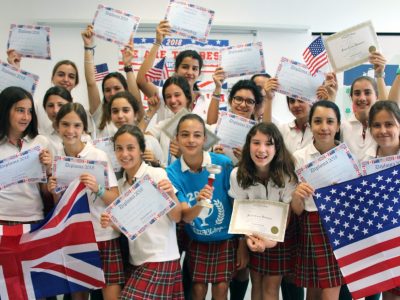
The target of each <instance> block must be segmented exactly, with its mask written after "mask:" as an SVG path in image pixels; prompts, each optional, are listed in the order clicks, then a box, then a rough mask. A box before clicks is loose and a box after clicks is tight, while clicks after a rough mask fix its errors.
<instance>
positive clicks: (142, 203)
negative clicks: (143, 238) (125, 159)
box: [106, 175, 176, 240]
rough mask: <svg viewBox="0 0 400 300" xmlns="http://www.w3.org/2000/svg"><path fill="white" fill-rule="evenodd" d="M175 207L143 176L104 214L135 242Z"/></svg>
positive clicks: (166, 196)
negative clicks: (108, 215)
mask: <svg viewBox="0 0 400 300" xmlns="http://www.w3.org/2000/svg"><path fill="white" fill-rule="evenodd" d="M175 205H176V204H175V202H174V201H173V200H172V199H171V198H170V197H169V196H168V194H167V193H166V192H164V191H162V190H160V189H157V187H156V185H155V183H154V182H153V181H152V179H151V178H150V177H149V176H148V175H145V176H144V177H142V178H141V179H140V180H139V181H137V182H136V183H135V184H134V185H133V186H131V187H130V188H129V189H128V190H127V191H125V192H124V193H123V194H122V195H121V196H119V197H118V198H117V199H116V200H115V201H114V202H113V203H112V204H111V205H110V206H109V207H107V209H106V212H107V213H109V214H110V215H111V220H112V222H113V223H114V224H115V225H116V226H117V227H118V228H119V230H120V231H121V232H122V233H123V234H125V235H126V237H127V238H128V239H130V240H135V239H136V238H137V237H138V236H139V235H141V234H142V233H143V232H144V231H145V230H146V229H147V228H148V227H149V226H151V224H154V223H155V222H157V220H158V219H160V217H162V216H164V215H165V214H167V213H168V212H169V211H170V210H171V209H172V208H173V207H174V206H175Z"/></svg>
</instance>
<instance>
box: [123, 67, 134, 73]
mask: <svg viewBox="0 0 400 300" xmlns="http://www.w3.org/2000/svg"><path fill="white" fill-rule="evenodd" d="M124 71H125V73H128V72H132V71H133V69H132V66H125V67H124Z"/></svg>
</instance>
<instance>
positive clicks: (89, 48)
mask: <svg viewBox="0 0 400 300" xmlns="http://www.w3.org/2000/svg"><path fill="white" fill-rule="evenodd" d="M94 48H96V46H93V47H86V46H84V47H83V49H85V51H91V52H92V55H94Z"/></svg>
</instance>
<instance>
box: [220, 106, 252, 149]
mask: <svg viewBox="0 0 400 300" xmlns="http://www.w3.org/2000/svg"><path fill="white" fill-rule="evenodd" d="M255 124H256V122H255V121H254V120H250V119H246V118H243V117H241V116H238V115H235V114H232V113H229V112H226V111H222V112H221V114H220V117H219V119H218V124H217V129H216V130H215V132H216V134H217V136H218V137H219V138H220V145H222V146H223V147H227V148H239V147H240V148H241V147H243V145H244V143H245V141H246V136H247V133H248V132H249V131H250V129H251V128H252V127H253V126H254V125H255Z"/></svg>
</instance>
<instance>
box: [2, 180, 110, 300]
mask: <svg viewBox="0 0 400 300" xmlns="http://www.w3.org/2000/svg"><path fill="white" fill-rule="evenodd" d="M103 286H104V274H103V271H102V269H101V261H100V256H99V252H98V247H97V243H96V240H95V236H94V232H93V225H92V221H91V216H90V212H89V204H88V198H87V195H86V189H85V186H84V185H83V184H82V183H79V182H78V181H76V182H74V183H73V184H71V185H70V187H69V188H68V189H67V190H66V192H65V193H64V195H63V197H62V198H61V200H60V202H59V203H58V204H57V206H56V207H55V208H54V210H53V211H52V212H51V213H50V214H49V215H48V216H47V217H46V219H45V220H44V221H43V222H40V223H38V224H33V225H29V224H26V225H15V226H5V225H4V226H0V297H1V299H2V300H7V299H12V300H16V299H17V300H28V299H38V298H45V297H49V296H54V295H58V294H64V293H71V292H75V291H82V290H87V289H95V288H100V287H103Z"/></svg>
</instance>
